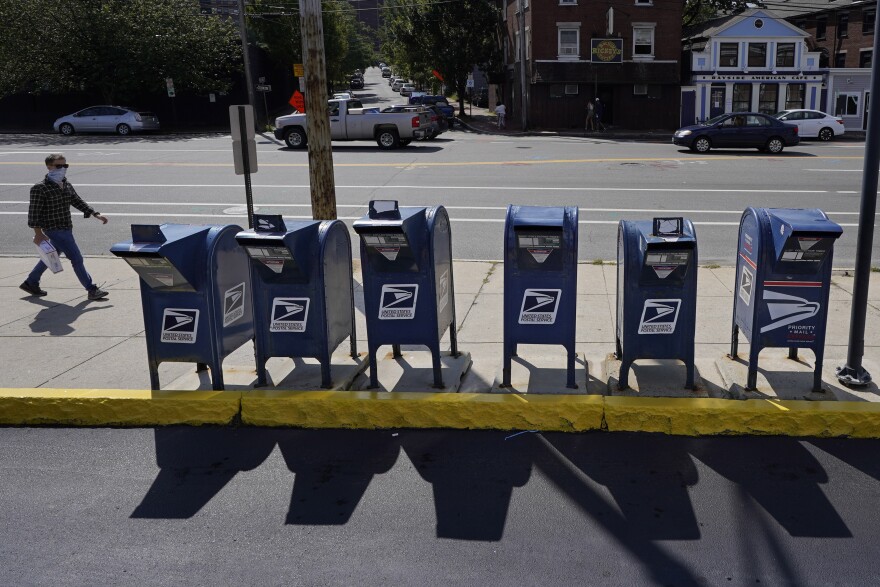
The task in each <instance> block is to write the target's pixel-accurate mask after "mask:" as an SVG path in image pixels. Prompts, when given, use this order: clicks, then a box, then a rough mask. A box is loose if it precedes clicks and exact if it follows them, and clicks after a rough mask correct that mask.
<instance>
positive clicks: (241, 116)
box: [238, 106, 254, 228]
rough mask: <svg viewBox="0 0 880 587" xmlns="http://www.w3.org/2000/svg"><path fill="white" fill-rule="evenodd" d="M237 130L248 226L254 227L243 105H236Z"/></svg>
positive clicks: (252, 195)
mask: <svg viewBox="0 0 880 587" xmlns="http://www.w3.org/2000/svg"><path fill="white" fill-rule="evenodd" d="M238 132H239V133H240V135H241V141H239V142H240V143H241V163H242V166H243V167H244V198H245V202H246V203H247V218H248V228H253V227H254V194H253V192H252V191H251V156H250V152H249V149H248V142H249V141H250V138H251V137H249V136H248V135H247V124H245V114H244V106H239V107H238Z"/></svg>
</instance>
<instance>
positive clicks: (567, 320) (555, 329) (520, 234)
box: [502, 206, 578, 389]
mask: <svg viewBox="0 0 880 587" xmlns="http://www.w3.org/2000/svg"><path fill="white" fill-rule="evenodd" d="M577 228H578V210H577V208H576V207H567V208H553V207H539V206H508V207H507V219H506V221H505V224H504V365H503V368H502V386H509V385H510V364H511V357H514V356H516V353H517V345H518V344H520V343H522V344H558V345H562V346H564V347H565V349H566V350H567V351H568V361H567V386H568V387H569V388H572V389H575V388H577V384H576V383H575V376H574V364H575V350H574V344H575V342H574V341H575V307H576V301H577V245H578V235H577Z"/></svg>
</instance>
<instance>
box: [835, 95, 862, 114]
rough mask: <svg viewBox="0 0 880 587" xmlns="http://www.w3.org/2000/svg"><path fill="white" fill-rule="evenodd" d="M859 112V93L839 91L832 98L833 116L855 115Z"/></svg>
mask: <svg viewBox="0 0 880 587" xmlns="http://www.w3.org/2000/svg"><path fill="white" fill-rule="evenodd" d="M858 113H859V95H858V94H857V93H846V92H839V93H838V94H837V96H836V99H835V100H834V115H835V116H856V115H858Z"/></svg>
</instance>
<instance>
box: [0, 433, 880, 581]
mask: <svg viewBox="0 0 880 587" xmlns="http://www.w3.org/2000/svg"><path fill="white" fill-rule="evenodd" d="M878 448H880V445H878V442H877V441H858V440H813V441H798V440H794V439H787V438H706V439H689V438H676V437H666V436H656V435H635V434H608V433H593V434H578V435H574V434H533V433H522V434H519V435H516V436H512V435H511V434H506V433H500V432H461V431H410V430H400V431H373V432H369V431H299V430H265V429H264V430H258V429H237V430H235V429H216V428H159V429H155V430H149V429H144V430H121V429H75V430H63V429H12V428H5V429H0V473H2V474H0V509H2V512H3V515H2V517H0V584H3V585H15V586H17V587H25V586H29V585H54V586H58V587H60V586H68V585H88V586H94V585H139V586H140V585H144V586H146V585H150V586H152V585H156V586H169V587H171V586H173V587H177V586H179V585H236V584H237V585H267V586H268V585H383V586H386V585H401V586H402V585H486V586H492V585H626V586H632V585H674V586H676V587H681V586H688V585H710V586H718V585H738V586H739V585H795V586H798V587H806V586H812V585H815V586H822V587H826V586H830V585H860V586H861V585H875V584H877V582H878V579H880V557H878V555H880V552H878V550H880V542H878V541H877V539H876V538H877V527H878V525H880V514H878V510H877V508H876V507H874V504H876V503H877V502H878V499H880V483H878V479H880V461H878V460H877V459H876V458H875V455H876V453H877V451H878Z"/></svg>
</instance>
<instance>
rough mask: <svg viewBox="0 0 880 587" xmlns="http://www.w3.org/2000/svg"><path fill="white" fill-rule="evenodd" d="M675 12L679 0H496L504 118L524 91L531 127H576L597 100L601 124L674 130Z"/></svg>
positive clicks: (678, 13) (517, 109)
mask: <svg viewBox="0 0 880 587" xmlns="http://www.w3.org/2000/svg"><path fill="white" fill-rule="evenodd" d="M682 10H683V2H681V1H680V0H609V1H606V2H602V3H597V2H591V1H587V0H503V2H502V19H503V23H502V25H503V26H502V50H503V53H504V63H505V67H506V78H505V81H504V87H503V97H504V102H505V104H506V105H507V107H508V111H507V112H508V120H510V121H511V123H512V124H517V123H519V121H520V120H521V112H522V109H521V106H522V98H523V91H524V92H525V102H526V113H527V125H528V126H529V127H532V128H583V127H584V116H585V111H586V104H587V101H588V100H593V99H594V98H596V97H599V98H600V99H601V101H602V102H603V103H604V116H603V122H604V123H605V124H606V125H612V126H615V127H618V128H630V129H657V128H676V127H677V125H678V120H679V105H680V102H679V100H680V92H679V84H680V58H681V41H680V39H681V20H682ZM521 16H522V17H523V18H522V19H520V17H521ZM490 106H494V105H490Z"/></svg>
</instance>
